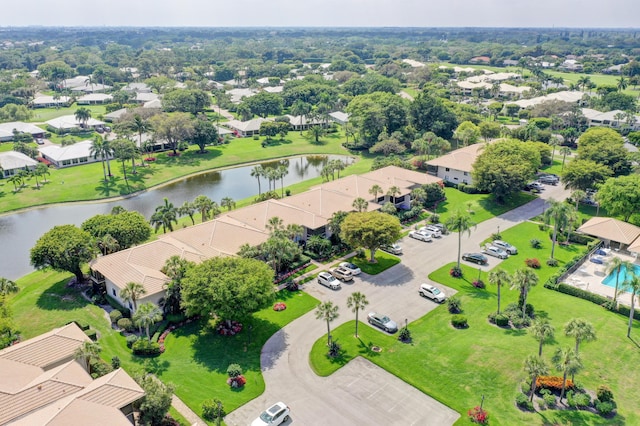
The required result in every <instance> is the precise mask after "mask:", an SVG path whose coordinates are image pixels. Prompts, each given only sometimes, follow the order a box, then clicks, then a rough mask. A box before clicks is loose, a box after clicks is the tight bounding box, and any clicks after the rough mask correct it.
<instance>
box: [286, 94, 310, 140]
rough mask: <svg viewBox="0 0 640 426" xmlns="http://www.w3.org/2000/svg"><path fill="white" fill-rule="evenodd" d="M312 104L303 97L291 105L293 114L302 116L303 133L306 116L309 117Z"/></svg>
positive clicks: (301, 128)
mask: <svg viewBox="0 0 640 426" xmlns="http://www.w3.org/2000/svg"><path fill="white" fill-rule="evenodd" d="M311 108H312V106H311V104H309V103H307V102H305V101H303V100H302V99H297V100H296V101H295V102H294V103H293V104H292V105H291V109H290V112H291V115H293V116H296V117H297V116H300V118H301V120H300V134H302V130H303V127H304V124H305V123H304V121H305V118H306V117H307V114H309V113H310V112H311Z"/></svg>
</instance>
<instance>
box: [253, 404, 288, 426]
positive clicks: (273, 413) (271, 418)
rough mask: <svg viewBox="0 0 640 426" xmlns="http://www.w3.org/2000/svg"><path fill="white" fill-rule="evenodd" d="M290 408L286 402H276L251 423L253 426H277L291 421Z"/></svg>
mask: <svg viewBox="0 0 640 426" xmlns="http://www.w3.org/2000/svg"><path fill="white" fill-rule="evenodd" d="M289 412H290V410H289V407H287V405H286V404H285V403H284V402H276V403H275V404H273V405H272V406H271V407H269V408H267V409H266V410H264V411H263V412H262V414H260V416H259V417H258V418H257V419H255V420H254V421H253V422H251V426H275V425H280V424H282V423H284V422H286V421H288V420H289Z"/></svg>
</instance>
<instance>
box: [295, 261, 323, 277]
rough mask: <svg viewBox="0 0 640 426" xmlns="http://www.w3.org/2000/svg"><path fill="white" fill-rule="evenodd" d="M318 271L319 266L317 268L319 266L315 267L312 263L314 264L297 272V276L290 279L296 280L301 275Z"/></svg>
mask: <svg viewBox="0 0 640 426" xmlns="http://www.w3.org/2000/svg"><path fill="white" fill-rule="evenodd" d="M316 269H318V266H317V265H314V264H313V263H312V264H310V265H309V266H307V267H306V268H304V269H301V270H299V271H298V272H296V273H295V274H293V275H291V277H290V278H296V277H299V276H300V275H304V274H306V273H308V272H311V271H315V270H316Z"/></svg>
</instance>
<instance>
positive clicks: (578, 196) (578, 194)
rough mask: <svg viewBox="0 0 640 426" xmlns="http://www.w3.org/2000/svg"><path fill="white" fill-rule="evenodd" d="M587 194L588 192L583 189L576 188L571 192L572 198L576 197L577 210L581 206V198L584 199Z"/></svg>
mask: <svg viewBox="0 0 640 426" xmlns="http://www.w3.org/2000/svg"><path fill="white" fill-rule="evenodd" d="M586 196H587V193H586V192H584V191H583V190H582V189H576V190H575V191H573V192H572V193H571V198H572V199H574V200H575V202H576V211H577V210H578V208H579V205H580V200H584V199H585V197H586Z"/></svg>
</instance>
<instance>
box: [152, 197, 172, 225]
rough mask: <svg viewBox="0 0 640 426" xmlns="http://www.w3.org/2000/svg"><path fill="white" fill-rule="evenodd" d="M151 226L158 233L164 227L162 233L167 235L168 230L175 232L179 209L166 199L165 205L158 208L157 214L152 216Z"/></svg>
mask: <svg viewBox="0 0 640 426" xmlns="http://www.w3.org/2000/svg"><path fill="white" fill-rule="evenodd" d="M150 222H151V225H153V226H154V227H155V229H156V231H158V229H160V227H161V226H162V232H164V233H166V232H167V228H169V231H172V232H173V224H174V223H176V224H177V223H178V209H176V208H175V207H174V206H173V203H170V202H169V200H168V199H167V198H166V197H165V198H164V204H162V205H159V206H158V207H156V211H155V213H154V214H153V215H152V216H151V221H150Z"/></svg>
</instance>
